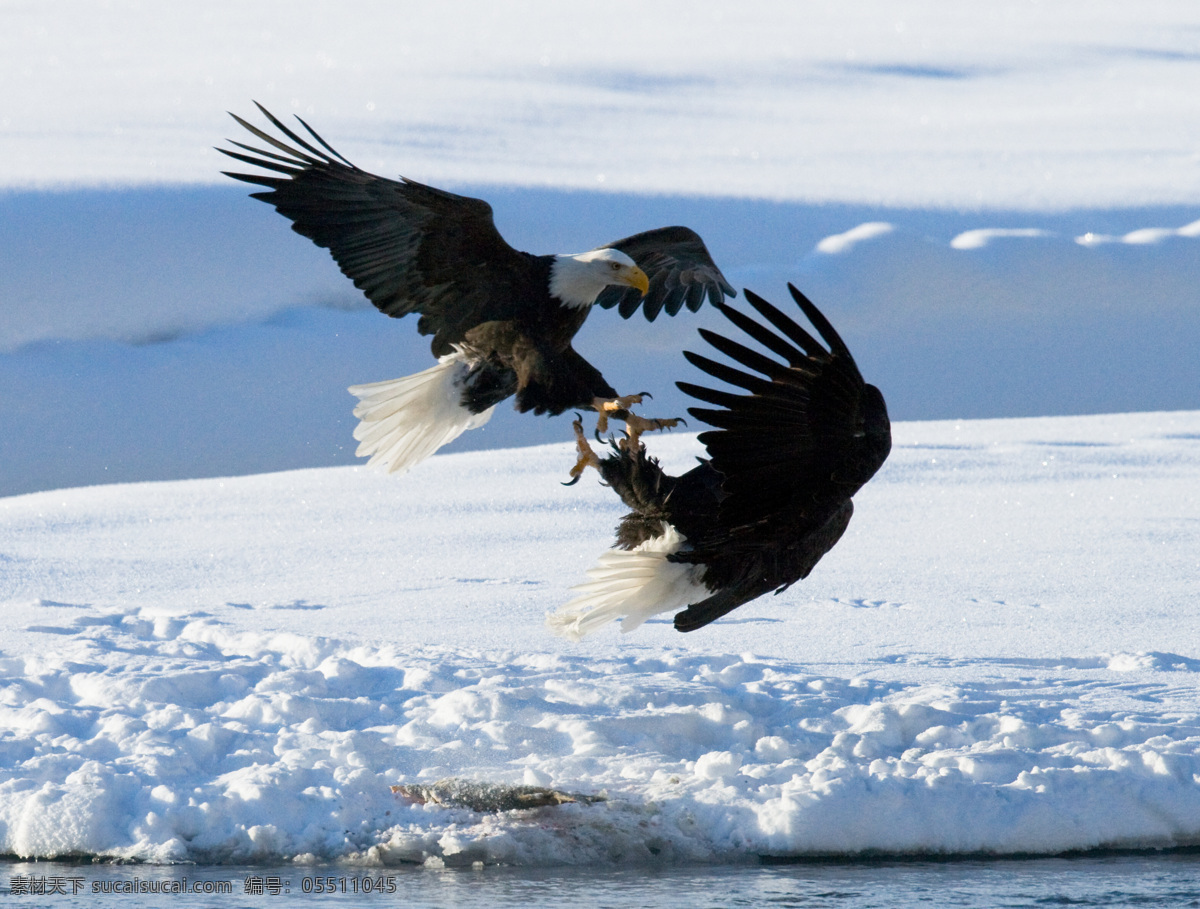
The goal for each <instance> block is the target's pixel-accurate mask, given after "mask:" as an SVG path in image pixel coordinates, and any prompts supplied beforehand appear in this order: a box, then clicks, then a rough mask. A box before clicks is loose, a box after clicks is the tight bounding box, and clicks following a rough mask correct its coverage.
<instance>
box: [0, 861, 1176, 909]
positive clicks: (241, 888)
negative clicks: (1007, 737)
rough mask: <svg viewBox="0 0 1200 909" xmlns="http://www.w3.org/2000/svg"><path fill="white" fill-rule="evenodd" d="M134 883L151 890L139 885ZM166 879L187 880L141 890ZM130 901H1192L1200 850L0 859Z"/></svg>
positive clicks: (1013, 907) (415, 904)
mask: <svg viewBox="0 0 1200 909" xmlns="http://www.w3.org/2000/svg"><path fill="white" fill-rule="evenodd" d="M43 881H44V882H45V884H46V885H49V887H50V888H51V889H55V888H57V889H58V890H60V891H61V892H56V893H50V894H24V893H19V892H15V891H19V890H22V889H24V884H25V883H26V882H28V883H30V884H31V885H32V886H31V889H41V885H40V884H39V882H43ZM130 888H136V889H139V890H141V891H143V892H140V893H138V894H137V895H136V896H135V895H133V894H132V893H130V892H129V890H130ZM164 888H165V889H174V890H187V891H189V892H145V891H147V890H157V891H161V890H163V889H164ZM113 891H115V892H113ZM330 891H332V892H330ZM123 904H124V905H131V904H136V905H138V906H147V907H158V906H161V907H171V909H207V907H221V909H225V907H243V906H245V907H252V906H253V907H257V906H280V907H283V906H292V905H300V906H311V907H314V909H315V907H337V909H358V907H384V906H388V907H390V906H403V907H405V909H425V907H429V909H433V907H439V909H440V907H464V909H475V907H478V909H484V907H487V909H506V907H522V909H528V907H536V906H550V905H563V904H568V905H569V906H570V909H602V907H604V909H608V907H612V909H616V907H621V909H625V907H675V906H678V907H688V909H705V907H722V909H724V907H736V906H770V907H772V909H786V907H793V906H794V907H805V909H867V907H881V909H907V907H916V906H931V905H932V906H937V907H955V906H969V907H996V909H1020V907H1038V909H1045V907H1055V906H1071V907H1080V906H1082V907H1087V906H1097V907H1105V909H1119V907H1126V906H1129V907H1133V906H1136V907H1147V906H1171V907H1186V906H1200V854H1197V853H1195V852H1186V853H1158V854H1149V855H1147V854H1138V855H1113V856H1088V857H1080V858H1049V859H1025V860H1004V861H947V862H925V861H920V862H918V861H906V862H897V861H880V862H854V863H833V862H830V863H805V864H793V865H755V866H717V867H710V866H704V867H697V866H682V867H673V868H665V869H663V868H658V869H655V868H629V867H626V868H601V869H595V868H585V869H579V868H557V869H528V868H492V867H489V868H478V869H454V870H443V871H433V870H429V869H425V868H391V869H364V868H354V869H351V868H346V867H340V866H338V867H333V866H303V867H300V866H295V865H288V866H281V867H237V866H194V865H192V866H185V865H179V866H150V865H93V864H64V863H56V862H37V863H33V862H13V863H6V864H3V865H0V905H4V906H8V905H13V906H18V905H19V906H23V907H31V909H32V907H49V909H75V907H82V906H105V905H110V906H118V905H123Z"/></svg>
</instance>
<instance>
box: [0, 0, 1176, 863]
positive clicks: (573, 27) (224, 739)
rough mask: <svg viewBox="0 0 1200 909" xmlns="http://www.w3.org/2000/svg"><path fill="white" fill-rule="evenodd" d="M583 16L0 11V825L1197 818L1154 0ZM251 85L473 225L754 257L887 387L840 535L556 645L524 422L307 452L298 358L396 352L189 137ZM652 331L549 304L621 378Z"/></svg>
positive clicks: (1170, 233)
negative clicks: (466, 215)
mask: <svg viewBox="0 0 1200 909" xmlns="http://www.w3.org/2000/svg"><path fill="white" fill-rule="evenodd" d="M581 10H582V8H581V7H580V6H579V5H578V4H562V3H554V2H550V0H529V2H522V3H505V4H490V3H482V2H447V3H436V4H428V3H427V4H421V5H414V4H405V5H403V7H399V6H397V5H396V4H392V3H383V2H370V0H348V2H345V3H340V4H337V5H336V6H335V5H332V4H322V3H316V2H312V0H299V2H291V3H286V4H285V3H280V2H273V0H272V2H261V3H253V4H246V3H234V2H231V0H213V2H210V3H206V4H199V5H197V4H192V5H180V4H163V5H154V4H143V3H135V2H132V0H112V2H108V3H104V4H95V3H90V2H86V0H62V2H59V3H56V4H55V5H54V7H53V9H52V10H51V9H50V8H48V7H45V8H44V6H43V5H39V4H33V3H22V2H7V3H2V4H0V85H3V86H7V87H8V88H9V91H7V92H6V101H5V105H4V107H3V110H0V152H2V154H3V161H4V168H3V171H2V172H0V235H2V236H3V237H4V243H3V244H2V245H0V854H6V855H19V856H28V857H50V856H79V855H102V856H116V857H124V858H135V859H144V860H149V861H156V862H175V861H198V862H246V861H275V860H280V859H296V860H299V861H314V860H336V861H344V862H357V863H363V864H375V865H385V864H391V863H398V862H418V863H428V864H429V865H430V866H431V867H439V866H444V865H448V864H455V863H464V864H467V863H472V862H475V861H483V862H510V863H518V864H525V865H551V864H563V863H593V864H600V865H603V864H605V863H621V864H625V863H630V862H669V861H679V860H697V861H705V862H738V861H743V860H750V859H753V858H754V857H755V856H758V855H781V856H795V855H813V854H836V855H847V854H862V853H864V852H875V851H878V852H887V853H897V852H900V853H910V852H920V853H934V854H938V853H964V852H967V853H970V852H983V853H999V854H1012V853H1031V852H1032V853H1039V852H1045V853H1049V852H1058V851H1062V850H1073V849H1089V848H1094V847H1098V846H1121V847H1126V846H1134V847H1136V846H1178V845H1197V844H1200V702H1198V701H1197V698H1196V691H1197V690H1198V687H1200V639H1198V635H1200V631H1198V629H1200V621H1198V619H1200V615H1198V610H1200V587H1198V583H1197V580H1196V579H1197V578H1198V577H1200V517H1198V516H1200V409H1198V408H1200V357H1197V356H1196V351H1197V350H1200V318H1198V317H1197V309H1196V288H1197V286H1200V226H1198V225H1200V147H1198V146H1197V141H1196V134H1195V130H1194V129H1193V128H1192V125H1193V124H1194V123H1195V122H1196V120H1197V115H1198V114H1200V109H1198V108H1200V93H1197V92H1196V90H1195V86H1196V85H1197V82H1198V80H1197V76H1198V75H1200V20H1198V19H1197V14H1196V7H1195V5H1194V4H1193V3H1192V2H1189V0H1147V2H1141V3H1138V4H1129V3H1119V2H1116V0H1097V2H1092V3H1089V4H1086V6H1083V5H1080V4H1070V3H1029V2H1025V0H997V2H989V3H986V4H963V3H956V2H951V0H920V2H918V0H905V2H899V3H893V2H884V0H855V2H837V3H834V2H824V0H822V2H812V3H805V4H796V3H792V2H766V3H759V4H750V5H745V4H743V5H742V6H740V7H737V6H735V5H732V4H728V3H724V2H721V3H704V2H699V3H698V2H688V3H682V2H678V3H676V2H663V3H654V4H645V3H631V2H625V0H613V2H610V3H607V4H604V5H603V11H601V10H600V8H599V7H597V8H592V7H589V8H588V10H587V11H586V16H587V17H588V25H589V27H588V28H581V27H580V22H581V19H580V17H581V15H583V14H584V13H583V12H581ZM364 22H366V23H369V24H370V27H364V26H363V23H364ZM251 99H257V100H259V101H262V102H263V103H264V104H266V105H267V106H268V107H269V108H271V109H272V110H274V111H275V112H276V113H278V114H280V115H283V116H290V115H291V114H293V113H296V114H300V115H302V116H303V117H305V118H306V119H307V120H308V121H309V122H310V123H312V124H313V125H314V126H315V127H316V128H317V129H318V130H319V131H320V132H321V133H322V134H323V135H324V136H325V137H326V138H327V139H329V140H330V141H331V142H332V143H333V144H334V146H335V147H336V148H338V149H339V151H341V152H343V153H345V154H346V155H347V156H348V157H349V158H350V159H351V160H353V161H354V162H355V163H357V164H359V165H360V166H362V167H364V168H367V169H369V170H372V171H374V172H377V173H380V174H384V175H394V174H396V173H397V172H401V173H404V174H405V175H406V176H410V177H412V178H414V179H418V180H422V181H426V182H430V183H433V184H435V185H440V186H445V187H446V188H448V189H451V190H455V191H462V192H468V193H470V194H472V195H479V196H482V197H484V198H487V199H488V200H489V201H491V202H492V203H493V205H494V208H495V211H496V220H497V225H498V226H499V228H500V229H501V231H502V233H503V234H504V236H505V237H506V238H508V239H509V241H510V242H512V244H513V245H514V246H517V247H518V248H521V249H526V250H529V251H532V252H537V253H551V252H555V253H564V252H578V251H581V250H585V249H589V248H591V247H594V246H596V245H598V244H600V243H603V242H609V241H612V240H614V239H616V238H618V237H622V236H627V235H629V234H632V233H635V232H637V231H640V230H645V229H648V228H652V227H657V226H662V225H668V224H686V225H689V226H691V227H693V228H695V229H696V230H697V231H699V233H700V234H701V235H702V236H703V237H704V238H705V240H706V243H707V244H708V246H709V249H710V250H711V251H712V253H713V255H714V258H715V260H716V261H717V262H718V263H719V264H720V266H721V268H722V270H723V271H724V273H725V274H726V276H727V277H728V278H729V279H730V280H731V282H732V283H733V284H734V285H735V286H736V287H738V289H739V290H740V289H741V288H743V287H750V288H751V289H753V290H755V291H756V292H758V293H760V294H762V295H763V296H765V297H766V298H768V299H770V300H773V301H776V302H779V301H781V300H784V299H786V291H785V290H784V282H786V281H794V282H795V283H797V285H798V286H800V287H801V289H803V290H804V291H805V292H806V293H808V294H809V296H811V297H812V299H814V300H815V301H816V302H817V304H818V305H819V306H820V307H821V308H822V309H823V311H824V312H825V313H826V314H827V315H828V316H829V318H830V319H831V321H832V322H833V323H834V324H835V325H836V326H837V329H838V331H839V332H840V333H841V334H842V336H843V337H844V338H845V339H846V341H847V343H848V344H849V346H850V347H851V349H852V350H853V351H854V354H855V357H856V359H857V360H858V363H859V365H860V367H861V368H862V371H863V373H864V375H865V376H866V378H867V379H868V381H871V382H873V383H874V384H877V385H878V386H880V387H881V388H882V389H883V391H884V394H885V395H886V397H887V399H888V403H889V408H890V411H891V414H892V416H893V419H894V420H897V421H898V422H897V423H896V424H895V432H896V446H895V448H894V450H893V453H892V455H891V458H890V459H889V461H888V463H887V464H886V465H885V467H884V469H883V470H882V471H881V472H880V474H879V475H878V476H877V477H876V479H875V480H874V481H872V482H871V483H870V484H869V485H868V486H867V487H866V488H865V489H864V490H863V491H862V492H861V493H860V494H859V495H858V496H857V497H856V514H855V517H854V520H853V522H852V523H851V525H850V528H849V530H848V532H847V534H846V536H845V537H844V538H843V539H842V541H841V542H840V544H839V545H838V546H837V547H836V548H835V549H834V550H833V551H832V552H831V553H830V554H829V555H828V556H826V557H825V559H824V560H823V561H822V562H821V563H820V565H818V566H817V569H816V570H815V571H814V573H813V574H812V576H811V577H810V578H809V579H807V580H806V581H805V582H803V583H801V584H797V585H795V586H794V587H793V588H791V589H790V590H789V591H787V592H786V593H785V594H783V595H781V596H779V597H767V598H765V599H761V600H759V601H756V602H755V603H753V604H749V605H747V606H744V607H742V608H741V609H739V610H737V611H735V612H734V613H732V614H731V615H729V616H727V617H726V618H724V619H722V620H721V621H719V622H717V623H715V624H714V625H712V626H711V627H709V628H706V629H703V630H702V631H700V632H697V633H695V634H692V635H687V636H683V635H679V634H677V633H675V632H674V631H673V630H672V628H671V626H670V616H669V615H666V616H661V617H656V618H654V619H651V620H650V621H648V622H646V623H645V624H644V625H642V626H641V627H640V628H638V629H637V630H636V631H634V632H632V633H631V634H628V635H624V636H622V635H621V634H620V632H619V629H618V628H617V626H615V625H611V626H608V627H606V628H605V629H603V630H601V631H600V632H598V633H597V634H596V635H594V636H593V637H591V638H589V639H588V640H587V641H585V642H583V643H579V644H573V643H569V642H566V641H563V640H561V639H558V638H555V637H554V636H553V635H551V634H550V633H549V632H548V631H546V630H545V629H544V627H543V622H544V619H545V616H546V614H547V613H548V612H550V611H552V610H554V609H556V608H558V607H560V606H562V605H563V604H564V603H566V602H567V601H569V600H570V599H571V597H572V594H571V590H570V588H571V587H572V586H574V585H577V584H580V583H582V582H584V581H585V580H586V574H585V572H586V570H587V569H588V568H589V567H590V566H592V565H593V564H595V562H596V560H597V558H598V557H599V556H600V555H601V553H603V552H604V551H605V549H606V547H608V546H609V544H610V542H611V539H612V537H611V533H612V530H613V528H614V526H615V524H616V521H617V519H618V516H619V503H618V502H617V501H616V498H615V496H613V495H612V493H611V491H609V490H606V489H603V488H601V487H600V486H599V485H597V484H596V483H595V482H594V478H592V477H589V480H588V482H583V483H581V484H579V485H578V486H576V487H573V488H570V489H565V488H563V487H562V486H560V485H559V482H558V481H560V480H562V479H565V478H566V472H567V469H568V468H569V466H570V464H571V463H572V461H573V457H572V454H571V446H570V445H569V444H567V442H568V440H569V439H570V429H569V420H570V416H569V415H567V416H564V418H563V419H561V420H557V421H553V420H537V419H534V418H531V417H528V416H517V415H514V414H513V413H512V412H511V411H510V410H506V409H505V408H500V409H499V410H498V411H497V413H496V416H495V418H494V419H493V420H492V421H491V422H489V424H488V425H487V426H486V427H483V428H480V429H477V430H473V431H472V432H468V433H465V434H464V436H463V437H462V438H461V439H459V440H458V441H456V442H455V443H453V444H454V446H456V447H457V453H453V454H439V455H438V456H435V457H433V458H431V459H430V460H429V461H427V462H425V463H423V464H420V465H418V466H416V467H415V468H414V469H413V470H412V471H411V472H410V473H409V474H407V475H405V476H404V477H401V478H396V477H388V476H385V475H383V474H380V473H378V472H375V471H372V470H367V469H366V468H363V467H352V466H348V465H351V464H354V463H356V459H355V456H354V447H355V442H354V439H353V429H354V425H355V419H354V416H353V413H352V410H353V407H354V401H353V399H352V397H351V396H350V395H349V394H347V392H346V388H347V387H348V386H351V385H356V384H360V383H369V382H373V381H378V380H384V379H389V378H393V377H396V376H403V375H409V374H413V373H417V372H419V371H421V370H423V369H426V368H428V367H430V366H431V365H432V364H433V360H432V358H431V357H430V354H429V349H428V343H427V341H426V340H425V339H422V338H420V337H418V336H417V334H416V331H415V326H414V325H413V324H412V320H411V319H409V320H399V321H397V320H388V319H385V318H383V317H382V316H380V315H379V314H378V313H376V312H374V311H373V309H371V308H370V306H369V305H368V304H366V303H365V301H364V300H363V299H362V297H361V294H359V293H358V292H357V291H355V290H354V288H353V287H351V286H350V284H349V282H348V281H346V279H345V278H343V277H342V276H341V275H340V274H339V273H338V271H337V269H336V267H335V266H334V265H333V263H332V262H331V260H330V259H329V257H328V255H327V254H326V253H325V252H324V251H323V250H320V249H317V248H316V247H314V246H313V245H312V244H311V243H309V242H308V241H306V240H304V239H302V238H300V237H298V236H297V235H296V234H294V233H293V232H292V231H291V230H290V229H289V227H288V225H287V223H286V222H285V221H284V220H283V219H282V218H280V217H279V216H278V215H277V214H275V213H274V212H272V211H271V210H270V209H269V208H268V207H267V206H264V205H262V204H260V203H258V202H255V201H253V200H249V199H247V198H246V187H242V186H238V187H235V186H232V185H230V183H231V181H228V180H226V178H223V177H221V176H219V171H220V170H221V169H222V168H224V167H227V166H228V164H229V162H228V161H227V160H226V159H225V158H223V156H221V155H219V154H218V153H217V152H216V151H214V150H213V146H214V145H218V144H221V142H222V140H223V139H225V138H226V137H230V136H233V135H236V133H237V131H238V128H237V127H236V126H235V125H234V124H233V122H232V121H231V120H230V119H229V118H228V117H227V116H226V113H225V112H226V111H229V110H232V111H235V112H238V113H240V114H243V115H246V114H249V113H250V112H251V110H252V107H251V103H250V102H251ZM702 325H703V326H708V327H719V325H720V320H719V317H716V316H715V315H714V313H712V312H711V311H707V312H706V311H703V310H702V311H701V312H700V313H698V314H695V316H694V317H693V316H681V317H680V318H679V319H660V320H659V321H658V322H656V323H655V324H654V325H647V324H646V323H644V322H639V321H630V322H628V323H622V322H620V320H619V319H617V318H616V316H615V315H614V314H612V313H597V314H596V315H595V317H594V318H593V319H591V320H589V323H588V325H587V326H586V327H585V329H584V331H583V332H582V333H581V334H580V336H579V338H578V343H577V345H576V346H577V349H578V350H579V351H580V352H581V353H583V354H584V355H585V356H586V357H587V358H588V359H589V361H591V362H593V363H595V364H596V365H597V367H598V368H600V369H602V370H603V371H604V373H605V375H606V377H607V378H608V379H609V381H610V382H611V383H612V384H613V385H614V387H617V388H618V389H619V390H620V391H621V392H622V393H631V392H635V391H640V390H643V389H646V390H650V391H652V392H653V393H654V394H655V398H654V407H653V410H649V409H646V411H645V412H646V413H647V414H648V415H651V416H671V415H677V414H679V413H681V412H682V409H683V407H684V406H686V403H687V402H686V401H685V400H684V399H683V397H682V396H681V395H678V394H676V393H675V392H673V387H674V386H673V383H674V381H675V380H677V379H688V378H693V377H694V376H691V375H689V373H688V371H687V370H686V368H685V366H684V364H683V359H682V356H681V354H680V351H681V349H682V348H684V347H690V348H692V349H697V348H698V347H699V345H698V344H697V337H696V333H695V329H696V328H697V327H699V326H702ZM1072 414H1074V415H1086V414H1091V416H1069V415H1072ZM1097 414H1100V415H1097ZM1104 414H1109V415H1104ZM1112 414H1117V415H1112ZM1064 415H1066V416H1064ZM1032 417H1036V418H1032ZM959 418H962V419H959ZM993 418H1002V419H993ZM1018 418H1019V419H1018ZM551 441H553V442H556V443H558V444H553V445H542V446H540V447H526V448H511V446H519V445H526V446H529V445H536V443H541V442H551ZM650 444H651V450H652V452H653V453H654V454H656V455H658V456H660V457H662V458H663V459H664V464H665V466H666V467H667V468H668V469H669V470H672V471H675V472H678V471H680V470H683V469H686V468H687V467H688V466H690V464H691V463H693V461H692V458H693V457H694V456H696V455H697V454H699V453H700V452H701V449H700V447H699V446H698V444H697V442H696V439H695V437H694V436H693V435H688V434H676V435H671V436H665V437H658V436H655V437H653V438H652V439H651V440H650ZM467 445H482V446H486V447H488V448H491V449H494V450H492V451H464V450H463V449H464V447H465V446H467ZM339 465H340V466H339ZM151 481H154V482H151ZM447 779H455V780H459V781H465V782H462V783H457V784H454V785H457V786H461V787H465V789H463V791H469V792H472V793H482V794H483V795H481V796H480V798H481V799H483V801H479V802H476V801H471V802H470V804H467V803H466V802H465V801H462V800H455V799H449V800H446V801H442V802H439V801H437V800H425V801H424V802H422V801H421V800H419V799H413V798H406V797H405V796H404V792H409V793H421V792H426V791H431V788H432V789H433V790H437V789H438V784H439V783H440V781H444V780H447ZM442 785H443V787H444V786H445V785H447V784H442ZM393 786H403V787H408V788H407V789H405V790H401V791H397V792H394V791H393V790H392V787H393ZM522 786H526V787H537V788H551V789H554V790H561V791H565V792H568V793H577V794H579V795H581V796H601V795H603V796H606V797H605V798H604V799H602V800H599V799H598V800H595V801H588V800H586V799H583V800H579V801H576V802H574V803H565V804H561V805H555V806H548V807H542V808H535V809H530V810H523V811H513V810H507V809H506V806H507V805H509V804H511V798H512V797H513V794H514V793H517V792H519V791H522V790H518V789H515V788H514V787H522ZM439 791H440V790H439ZM485 796H486V798H485ZM493 797H494V803H488V802H487V799H488V798H493ZM489 807H491V808H495V809H496V810H486V809H489ZM479 809H485V810H479Z"/></svg>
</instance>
